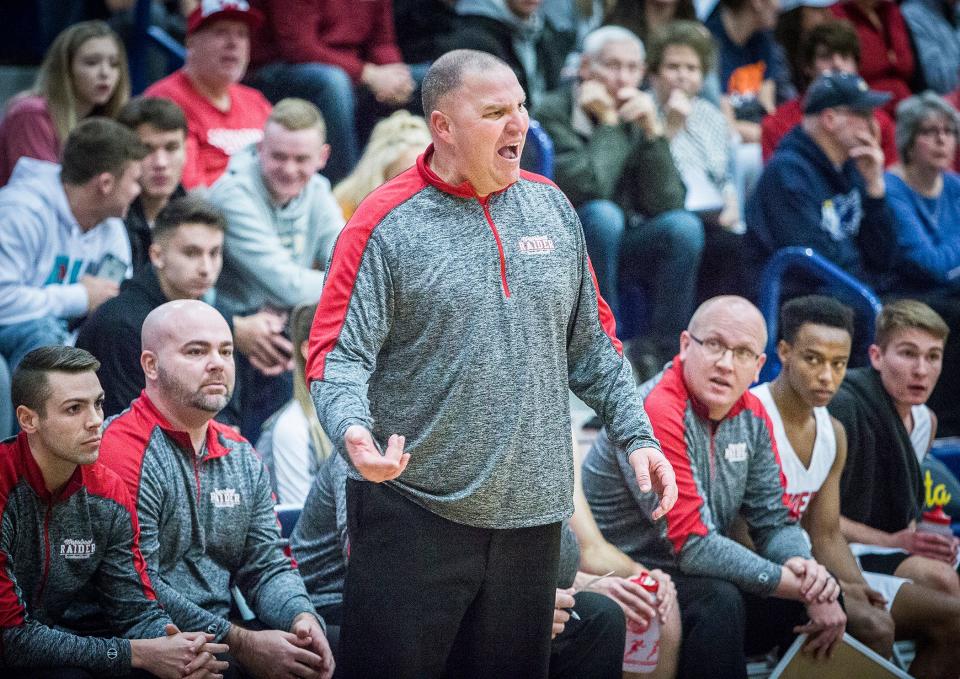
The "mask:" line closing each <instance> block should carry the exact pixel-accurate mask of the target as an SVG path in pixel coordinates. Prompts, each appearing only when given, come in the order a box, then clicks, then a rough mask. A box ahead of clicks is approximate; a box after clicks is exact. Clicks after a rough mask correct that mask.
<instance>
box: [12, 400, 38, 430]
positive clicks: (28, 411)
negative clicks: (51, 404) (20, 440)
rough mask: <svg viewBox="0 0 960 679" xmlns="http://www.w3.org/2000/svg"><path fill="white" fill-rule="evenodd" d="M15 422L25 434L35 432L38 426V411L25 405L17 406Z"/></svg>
mask: <svg viewBox="0 0 960 679" xmlns="http://www.w3.org/2000/svg"><path fill="white" fill-rule="evenodd" d="M17 424H19V425H20V429H21V430H23V431H24V432H25V433H27V434H35V433H36V432H37V429H38V428H39V427H40V413H38V412H37V411H36V410H33V409H32V408H28V407H27V406H25V405H19V406H17Z"/></svg>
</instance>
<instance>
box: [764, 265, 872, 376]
mask: <svg viewBox="0 0 960 679" xmlns="http://www.w3.org/2000/svg"><path fill="white" fill-rule="evenodd" d="M790 269H802V270H803V271H804V272H806V273H807V274H811V275H813V276H814V277H815V278H817V279H819V280H820V281H822V282H823V283H824V284H826V285H827V286H829V288H830V291H831V292H833V293H835V294H836V295H837V296H838V297H839V298H840V299H841V301H842V302H844V303H845V304H848V305H850V306H851V307H852V308H853V310H854V313H855V318H856V320H857V327H856V330H855V334H856V337H855V338H854V348H855V349H856V348H857V347H858V346H866V344H868V343H869V340H870V339H872V338H873V333H874V327H875V323H876V317H877V314H879V313H880V308H881V304H880V300H879V299H878V298H877V296H876V294H874V292H873V290H871V289H870V288H869V287H868V286H867V285H865V284H864V283H862V282H860V281H858V280H857V279H856V278H854V277H853V276H851V275H850V274H848V273H847V272H846V271H844V270H843V269H841V268H840V267H838V266H837V265H836V264H834V263H833V262H831V261H829V260H828V259H826V258H824V257H823V256H821V255H819V254H817V253H816V252H815V251H814V250H813V249H812V248H804V247H798V246H794V247H788V248H782V249H780V250H777V252H776V253H774V255H773V257H771V258H770V260H769V261H768V262H767V264H766V266H765V267H764V268H763V272H762V273H761V276H760V299H759V305H758V306H759V307H760V312H761V313H762V314H763V318H764V319H765V320H766V322H767V333H768V338H767V350H766V351H767V362H766V363H765V364H764V366H763V370H762V371H761V372H760V381H761V382H769V381H770V380H772V379H773V378H775V377H776V376H777V374H778V373H779V372H780V360H779V359H778V358H777V325H778V323H779V320H780V303H781V299H780V298H781V295H782V290H783V283H784V279H785V278H786V275H787V272H788V271H789V270H790ZM815 292H818V291H817V290H810V293H811V294H813V293H815ZM820 292H822V291H820ZM856 364H857V363H856V362H854V365H856Z"/></svg>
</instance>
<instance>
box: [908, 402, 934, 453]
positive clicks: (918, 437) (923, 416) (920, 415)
mask: <svg viewBox="0 0 960 679" xmlns="http://www.w3.org/2000/svg"><path fill="white" fill-rule="evenodd" d="M910 415H911V416H912V417H913V431H911V432H910V443H912V444H913V452H915V453H916V454H917V461H918V462H921V463H922V462H923V458H925V457H926V456H927V450H928V449H929V448H930V429H931V427H933V420H931V419H930V409H929V408H928V407H927V406H925V405H918V406H913V407H911V408H910Z"/></svg>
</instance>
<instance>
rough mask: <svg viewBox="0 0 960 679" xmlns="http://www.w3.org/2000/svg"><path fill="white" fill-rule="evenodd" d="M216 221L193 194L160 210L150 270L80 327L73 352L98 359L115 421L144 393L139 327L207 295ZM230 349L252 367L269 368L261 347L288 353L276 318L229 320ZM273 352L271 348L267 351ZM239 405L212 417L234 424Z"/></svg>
mask: <svg viewBox="0 0 960 679" xmlns="http://www.w3.org/2000/svg"><path fill="white" fill-rule="evenodd" d="M225 228H226V225H225V222H224V219H223V215H222V214H221V213H220V212H219V210H217V209H216V208H214V207H213V206H212V205H210V204H209V203H207V202H206V201H204V200H203V199H201V198H199V197H196V196H185V197H181V198H175V199H173V200H172V201H170V203H168V204H167V206H165V207H164V209H163V210H161V212H160V214H159V215H158V216H157V220H156V225H155V226H154V229H153V242H152V243H151V245H150V249H149V253H148V254H149V256H150V260H149V262H150V263H149V265H148V266H146V267H143V268H142V269H141V270H140V271H139V272H137V273H135V274H134V276H133V278H131V279H129V280H126V281H124V282H123V284H122V285H121V286H120V294H119V295H117V296H116V297H114V298H113V299H111V300H108V301H107V302H105V303H104V304H103V305H101V306H100V308H98V309H97V310H96V311H95V312H94V313H93V314H91V316H90V317H89V318H88V319H87V320H86V321H85V322H84V323H83V325H82V326H81V328H80V333H79V335H78V336H77V346H78V347H81V348H83V349H86V350H87V351H89V352H90V353H91V354H93V355H94V356H96V357H97V358H98V359H99V360H100V369H99V370H98V371H97V375H98V377H99V378H100V383H101V384H102V385H103V386H104V389H105V390H106V399H105V400H104V403H103V412H104V413H105V414H106V415H107V416H110V415H116V414H117V413H119V412H120V411H122V410H124V409H125V408H127V406H129V405H130V402H131V401H133V399H135V398H136V397H137V396H139V395H140V392H141V391H142V390H143V387H144V377H143V368H142V367H141V366H140V354H141V353H142V345H141V342H140V328H141V326H142V325H143V321H144V319H146V317H147V315H148V314H149V313H150V312H151V311H153V310H154V309H155V308H157V307H158V306H160V305H161V304H165V303H167V302H170V301H173V300H177V299H203V298H204V297H208V296H209V293H210V291H211V289H212V288H213V286H214V283H216V281H217V277H218V276H219V275H220V269H221V266H222V264H223V233H224V230H225ZM230 325H231V328H232V330H233V334H234V340H235V342H236V345H237V350H238V351H239V352H240V353H242V354H243V355H244V357H245V358H247V359H248V360H250V361H251V362H253V363H254V364H256V365H262V364H266V365H270V362H271V361H272V360H273V354H271V353H269V352H267V355H263V354H264V353H265V350H264V349H262V347H263V346H267V347H272V346H273V344H274V343H276V344H279V345H280V350H286V349H288V348H289V344H288V343H287V340H286V339H285V338H284V337H283V334H282V333H283V323H282V321H281V320H279V319H278V318H277V317H276V315H275V314H271V313H269V312H259V313H256V314H253V315H249V316H230ZM274 351H276V349H275V350H274ZM238 403H239V401H237V400H236V399H235V401H234V402H231V406H230V407H229V408H228V409H227V410H225V411H224V412H223V413H221V415H219V416H218V421H220V422H224V423H227V424H231V425H237V424H239V421H240V415H239V412H238V411H239V405H238Z"/></svg>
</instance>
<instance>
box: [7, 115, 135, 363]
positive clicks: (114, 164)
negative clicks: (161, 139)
mask: <svg viewBox="0 0 960 679" xmlns="http://www.w3.org/2000/svg"><path fill="white" fill-rule="evenodd" d="M146 151H147V150H146V148H144V146H143V144H141V143H140V141H139V139H137V136H136V135H135V134H134V133H133V132H131V131H130V130H128V129H127V128H126V127H124V126H123V125H120V124H119V123H116V122H114V121H112V120H108V119H106V118H91V119H89V120H85V121H83V122H82V123H80V124H79V125H77V127H76V128H74V130H73V132H71V133H70V136H69V137H67V142H66V144H65V147H64V151H63V164H62V165H61V166H58V165H55V164H53V163H49V162H47V161H44V160H35V159H33V158H22V159H21V160H20V162H19V163H17V167H16V169H15V170H14V173H13V177H12V178H11V180H10V183H9V184H7V186H5V187H4V188H3V189H0V319H2V320H0V354H3V356H4V358H6V360H7V363H9V364H10V368H11V369H16V366H17V364H18V363H19V362H20V359H21V358H22V357H23V356H24V355H25V354H26V353H27V352H28V351H30V350H31V349H35V348H36V347H39V346H43V345H46V344H62V343H63V342H64V341H65V340H66V339H67V337H68V331H67V324H68V322H69V321H77V320H79V319H81V318H83V317H84V316H86V314H87V313H89V312H91V311H94V310H95V309H96V308H97V307H98V306H100V305H101V304H102V303H103V302H105V301H106V300H108V299H110V298H111V297H115V296H116V294H117V293H118V292H119V290H120V281H121V280H123V279H124V278H126V277H127V273H128V269H129V268H130V245H129V243H128V241H127V235H126V231H125V230H124V227H123V222H122V221H121V220H122V218H123V216H124V215H125V214H126V213H127V208H128V207H129V206H130V203H131V202H132V201H133V199H134V198H136V197H137V194H139V193H140V185H139V183H138V180H139V179H140V161H141V160H142V159H143V157H144V156H145V155H146Z"/></svg>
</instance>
